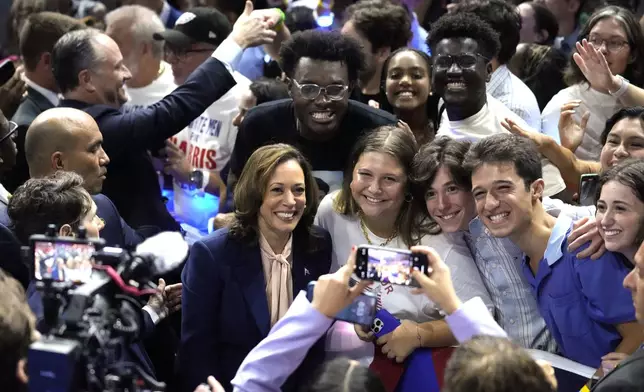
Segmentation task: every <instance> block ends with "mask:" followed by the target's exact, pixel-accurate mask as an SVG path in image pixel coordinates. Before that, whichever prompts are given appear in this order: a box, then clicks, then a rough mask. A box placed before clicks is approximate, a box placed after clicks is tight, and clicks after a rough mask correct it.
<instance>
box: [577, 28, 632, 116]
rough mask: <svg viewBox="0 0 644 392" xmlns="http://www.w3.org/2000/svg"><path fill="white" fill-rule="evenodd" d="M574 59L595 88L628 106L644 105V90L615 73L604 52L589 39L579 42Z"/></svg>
mask: <svg viewBox="0 0 644 392" xmlns="http://www.w3.org/2000/svg"><path fill="white" fill-rule="evenodd" d="M573 60H574V61H575V63H577V65H578V66H579V69H580V70H581V72H582V73H583V74H584V76H585V77H586V80H588V82H589V83H590V85H591V86H592V87H593V88H594V89H596V90H598V91H601V92H604V93H606V94H611V95H612V96H614V97H616V98H617V99H619V101H620V102H621V104H622V105H624V106H626V107H629V106H644V90H643V89H641V88H639V87H637V86H635V85H633V84H631V83H629V82H627V81H626V80H625V79H623V78H622V77H620V76H618V75H614V74H613V72H612V71H611V70H610V67H609V66H608V62H607V61H606V57H604V54H603V53H602V52H601V51H600V50H598V49H597V48H595V46H594V45H593V44H591V43H590V42H588V41H587V40H585V39H584V40H583V41H581V42H577V53H575V54H574V55H573Z"/></svg>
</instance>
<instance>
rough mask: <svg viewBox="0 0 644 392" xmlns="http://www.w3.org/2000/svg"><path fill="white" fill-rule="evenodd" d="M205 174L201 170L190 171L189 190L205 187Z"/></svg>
mask: <svg viewBox="0 0 644 392" xmlns="http://www.w3.org/2000/svg"><path fill="white" fill-rule="evenodd" d="M204 180H205V176H204V172H203V171H202V170H199V169H196V170H193V171H192V172H190V182H189V185H190V189H191V190H200V191H201V190H203V189H204V188H205V187H206V184H207V182H206V181H204Z"/></svg>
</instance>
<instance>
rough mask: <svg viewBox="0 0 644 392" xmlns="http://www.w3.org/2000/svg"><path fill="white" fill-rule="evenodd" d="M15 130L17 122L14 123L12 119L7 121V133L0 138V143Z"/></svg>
mask: <svg viewBox="0 0 644 392" xmlns="http://www.w3.org/2000/svg"><path fill="white" fill-rule="evenodd" d="M17 130H18V124H16V123H15V122H13V121H9V133H7V134H6V135H4V136H3V137H2V138H0V144H2V142H4V141H5V140H7V139H9V138H10V137H11V135H13V134H14V133H16V131H17Z"/></svg>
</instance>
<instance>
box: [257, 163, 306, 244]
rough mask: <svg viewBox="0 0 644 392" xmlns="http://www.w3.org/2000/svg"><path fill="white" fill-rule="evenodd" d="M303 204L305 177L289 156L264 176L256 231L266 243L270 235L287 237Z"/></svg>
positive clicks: (293, 228)
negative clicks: (269, 175)
mask: <svg viewBox="0 0 644 392" xmlns="http://www.w3.org/2000/svg"><path fill="white" fill-rule="evenodd" d="M305 205H306V188H305V178H304V171H303V170H302V167H301V166H300V164H299V163H298V162H297V161H296V160H294V159H292V160H289V161H286V162H284V163H282V164H280V165H278V166H277V167H276V168H275V172H274V173H273V175H272V176H271V177H270V179H269V180H268V184H267V186H266V191H265V193H264V198H263V200H262V206H261V207H260V209H259V217H258V227H259V230H260V232H261V233H262V234H263V235H264V237H266V238H267V239H268V240H269V243H270V242H271V241H270V239H271V238H283V237H286V238H288V236H289V235H290V234H291V233H292V232H293V230H295V227H296V226H297V224H298V223H299V222H300V219H301V218H302V212H303V211H304V207H305Z"/></svg>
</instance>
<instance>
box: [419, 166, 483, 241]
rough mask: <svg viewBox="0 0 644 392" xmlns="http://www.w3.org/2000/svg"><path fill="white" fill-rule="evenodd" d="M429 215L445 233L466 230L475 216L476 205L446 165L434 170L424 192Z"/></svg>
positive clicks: (469, 193)
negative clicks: (434, 172) (432, 178)
mask: <svg viewBox="0 0 644 392" xmlns="http://www.w3.org/2000/svg"><path fill="white" fill-rule="evenodd" d="M425 202H426V203H427V211H429V215H430V216H431V217H432V218H433V219H434V220H435V221H436V223H438V225H439V226H440V228H441V230H442V231H444V232H446V233H455V232H457V231H460V230H468V229H469V223H470V221H471V220H472V219H474V217H475V216H476V205H475V204H474V198H473V197H472V193H471V192H470V191H469V190H465V189H462V188H461V187H460V186H458V185H457V184H456V182H455V181H454V179H453V178H452V175H451V174H450V172H449V170H448V169H447V167H446V166H444V165H443V166H441V167H440V168H439V169H438V171H437V172H436V176H435V177H434V181H433V182H432V184H431V187H430V188H429V189H428V190H427V192H426V193H425Z"/></svg>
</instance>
